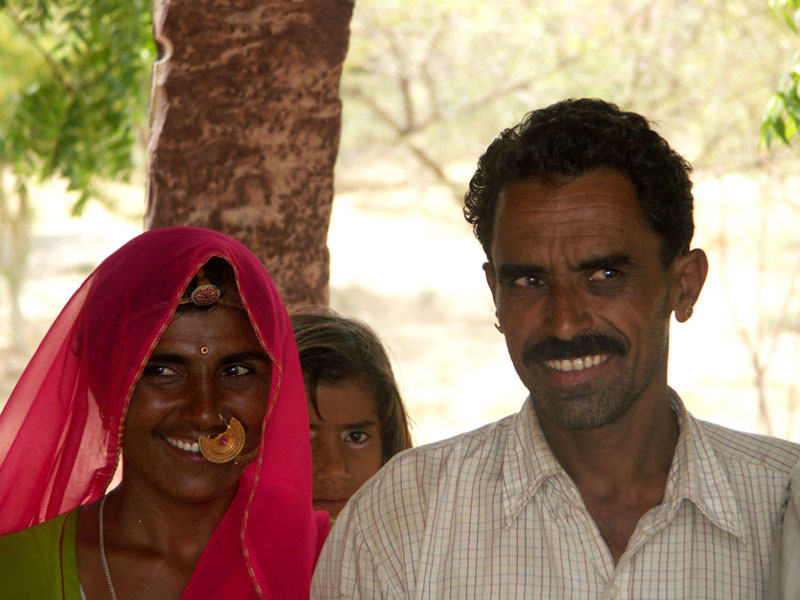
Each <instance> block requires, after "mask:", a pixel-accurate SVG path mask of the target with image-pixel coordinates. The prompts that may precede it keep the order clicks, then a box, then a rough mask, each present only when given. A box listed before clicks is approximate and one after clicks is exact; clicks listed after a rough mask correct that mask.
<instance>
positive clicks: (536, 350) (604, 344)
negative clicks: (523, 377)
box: [522, 333, 628, 364]
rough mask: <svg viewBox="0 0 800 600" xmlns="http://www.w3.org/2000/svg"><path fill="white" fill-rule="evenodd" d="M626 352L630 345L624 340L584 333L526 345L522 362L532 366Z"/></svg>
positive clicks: (599, 334)
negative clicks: (568, 337) (535, 363)
mask: <svg viewBox="0 0 800 600" xmlns="http://www.w3.org/2000/svg"><path fill="white" fill-rule="evenodd" d="M626 352H628V344H627V342H626V341H625V340H623V339H618V338H615V337H611V336H609V335H605V334H602V333H584V334H580V335H576V336H575V337H574V338H572V339H571V340H561V339H559V338H555V337H549V338H545V339H543V340H539V341H538V342H535V343H532V344H526V345H525V347H524V348H523V351H522V360H523V361H524V362H525V364H531V363H534V362H544V361H546V360H560V359H563V358H577V357H581V356H593V355H595V354H625V353H626Z"/></svg>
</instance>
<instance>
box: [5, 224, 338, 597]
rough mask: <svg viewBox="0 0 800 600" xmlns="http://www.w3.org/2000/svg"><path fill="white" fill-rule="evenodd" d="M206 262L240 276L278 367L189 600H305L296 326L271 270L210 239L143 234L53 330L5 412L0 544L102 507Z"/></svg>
mask: <svg viewBox="0 0 800 600" xmlns="http://www.w3.org/2000/svg"><path fill="white" fill-rule="evenodd" d="M211 256H220V257H222V258H224V259H225V260H227V261H228V262H229V263H230V264H231V265H232V266H233V269H234V272H235V274H236V278H237V281H238V284H239V291H240V294H241V296H242V299H243V301H244V304H245V307H246V309H247V312H248V314H249V317H250V321H251V323H252V324H253V327H254V329H255V331H256V334H257V335H258V337H259V339H260V340H261V343H262V345H263V346H264V349H265V350H266V351H267V353H268V354H269V355H270V356H271V357H272V359H273V375H272V389H271V390H270V401H269V405H268V408H267V413H266V416H265V422H264V427H263V433H262V437H261V448H260V452H259V455H258V459H257V460H255V461H254V462H252V463H251V464H250V465H249V466H248V467H247V469H246V470H245V472H244V474H243V475H242V478H241V480H240V484H239V490H238V492H237V495H236V498H235V499H234V501H233V503H232V504H231V506H230V508H229V509H228V511H227V513H226V514H225V516H224V517H223V520H222V521H221V522H220V524H219V525H218V526H217V529H216V530H215V531H214V534H213V535H212V537H211V539H210V540H209V543H208V546H207V547H206V550H205V552H204V553H203V556H202V557H201V559H200V562H199V563H198V565H197V567H196V568H195V571H194V574H193V575H192V579H191V581H190V582H189V585H188V587H187V589H186V591H185V592H184V594H183V598H201V597H202V598H223V597H224V598H226V599H230V598H237V599H239V598H306V597H307V596H308V590H309V586H310V581H311V574H312V571H313V567H314V563H315V561H316V558H317V555H318V553H319V549H320V547H321V545H322V542H323V541H324V539H325V535H326V534H327V530H328V519H327V514H322V513H313V512H312V509H311V450H310V446H309V443H308V416H307V413H306V401H305V394H304V391H303V379H302V376H301V372H300V363H299V360H298V358H297V349H296V347H295V342H294V337H293V335H292V329H291V325H290V323H289V318H288V316H287V313H286V309H285V307H284V305H283V302H282V300H281V298H280V296H279V295H278V292H277V290H276V289H275V286H274V284H273V283H272V280H271V279H270V277H269V275H268V273H267V270H266V268H265V267H264V266H263V265H262V264H261V262H260V261H259V260H258V259H257V258H256V256H255V255H253V253H252V252H251V251H250V250H248V249H247V248H246V247H245V246H244V245H242V244H241V243H239V242H237V241H236V240H234V239H232V238H230V237H228V236H226V235H224V234H221V233H218V232H215V231H211V230H206V229H199V228H194V227H170V228H164V229H155V230H152V231H148V232H146V233H144V234H142V235H140V236H138V237H136V238H134V239H133V240H131V241H130V242H128V243H127V244H125V245H124V246H123V247H122V248H120V249H119V250H117V251H116V252H115V253H113V254H112V255H111V256H109V257H108V258H107V259H106V260H105V261H104V262H103V263H102V264H101V265H100V266H99V267H98V268H97V269H96V270H95V271H94V272H93V273H92V274H91V275H89V277H88V278H87V279H86V281H85V282H84V283H83V285H82V286H81V287H80V288H79V289H78V291H77V292H76V293H75V294H74V295H73V297H72V298H71V299H70V301H69V302H68V303H67V305H66V306H65V307H64V309H63V310H62V312H61V314H60V315H59V316H58V318H57V319H56V320H55V322H54V323H53V325H52V327H51V328H50V330H49V331H48V333H47V335H46V336H45V338H44V340H43V341H42V343H41V345H40V346H39V348H38V350H37V351H36V353H35V354H34V356H33V358H32V359H31V361H30V363H29V364H28V366H27V368H26V369H25V372H24V373H23V374H22V377H21V378H20V380H19V382H18V383H17V386H16V387H15V388H14V391H13V392H12V394H11V397H10V398H9V400H8V404H7V405H6V407H5V409H4V410H3V412H2V414H0V534H4V533H9V532H12V531H16V530H19V529H23V528H25V527H28V526H30V525H34V524H36V523H40V522H42V521H44V520H46V519H49V518H51V517H54V516H56V515H59V514H61V513H64V512H67V511H70V510H72V509H74V508H75V507H77V506H79V505H82V504H86V503H89V502H92V501H93V500H96V499H97V498H99V497H100V496H101V495H102V494H103V493H104V491H105V490H106V487H107V486H108V485H109V483H110V481H111V477H112V475H113V473H114V469H115V465H116V462H117V460H118V454H119V453H120V452H121V438H122V432H123V426H124V419H125V414H126V412H127V409H128V402H129V400H130V397H131V393H132V391H133V388H134V386H135V384H136V381H137V380H138V378H139V375H140V373H141V370H142V368H143V366H144V364H145V362H146V360H147V358H148V357H149V355H150V353H151V352H152V349H153V347H154V346H155V345H156V343H157V342H158V339H159V337H160V335H161V333H162V332H163V330H164V329H165V328H166V326H167V324H168V323H169V322H170V320H171V318H172V314H173V312H174V311H175V307H176V306H177V303H178V299H179V297H180V295H181V294H182V293H183V290H184V289H185V288H186V286H187V285H188V283H189V281H190V280H191V278H192V277H193V276H194V274H195V273H196V272H197V270H198V269H199V267H201V266H202V265H203V264H205V262H206V261H207V260H208V259H209V258H210V257H211Z"/></svg>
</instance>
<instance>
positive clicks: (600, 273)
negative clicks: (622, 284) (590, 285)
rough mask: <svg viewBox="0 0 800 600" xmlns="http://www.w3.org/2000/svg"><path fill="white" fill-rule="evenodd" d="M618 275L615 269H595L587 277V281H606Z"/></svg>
mask: <svg viewBox="0 0 800 600" xmlns="http://www.w3.org/2000/svg"><path fill="white" fill-rule="evenodd" d="M618 275H619V271H617V270H616V269H597V271H595V272H593V273H592V274H591V275H590V276H589V281H608V280H609V279H614V278H615V277H617V276H618Z"/></svg>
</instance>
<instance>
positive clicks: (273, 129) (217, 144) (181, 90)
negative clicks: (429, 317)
mask: <svg viewBox="0 0 800 600" xmlns="http://www.w3.org/2000/svg"><path fill="white" fill-rule="evenodd" d="M352 10H353V0H237V1H233V0H154V27H153V28H154V36H155V39H156V42H157V43H158V45H159V53H160V58H159V60H158V61H157V62H156V64H155V66H154V70H153V94H152V100H151V107H150V126H151V127H150V129H151V134H150V143H149V146H148V182H147V215H146V217H145V226H146V227H147V228H154V227H164V226H168V225H194V226H198V227H208V228H211V229H216V230H218V231H222V232H225V233H227V234H229V235H232V236H233V237H236V238H237V239H239V240H240V241H242V242H244V243H245V244H247V245H248V246H249V247H250V248H251V249H252V250H253V251H254V252H255V253H256V254H257V255H258V256H259V257H260V258H261V260H262V261H263V262H264V264H266V265H267V268H268V269H269V270H270V273H271V274H272V277H273V279H274V280H275V283H276V284H277V286H278V289H279V290H280V292H281V295H282V296H283V298H284V300H285V301H286V303H287V305H289V306H290V307H293V306H295V307H296V306H301V305H305V304H311V303H314V304H327V301H328V279H329V253H328V247H327V232H328V223H329V221H330V214H331V205H332V202H333V166H334V161H335V158H336V152H337V149H338V145H339V133H340V128H341V103H340V100H339V77H340V74H341V67H342V63H343V61H344V58H345V54H346V51H347V43H348V37H349V25H350V17H351V15H352Z"/></svg>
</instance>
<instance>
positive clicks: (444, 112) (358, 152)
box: [337, 0, 800, 435]
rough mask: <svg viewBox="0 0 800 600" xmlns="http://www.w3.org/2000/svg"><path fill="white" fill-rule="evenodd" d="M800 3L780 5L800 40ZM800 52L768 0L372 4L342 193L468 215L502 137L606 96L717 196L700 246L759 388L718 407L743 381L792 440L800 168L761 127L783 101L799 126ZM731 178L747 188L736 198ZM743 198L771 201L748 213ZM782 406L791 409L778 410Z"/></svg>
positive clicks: (776, 2) (348, 106)
mask: <svg viewBox="0 0 800 600" xmlns="http://www.w3.org/2000/svg"><path fill="white" fill-rule="evenodd" d="M798 1H800V0H782V1H780V0H771V2H772V4H773V6H774V7H775V8H776V9H777V10H779V12H781V11H782V12H781V14H782V15H783V16H784V17H785V18H786V22H787V23H790V24H792V28H794V24H793V21H792V20H791V19H792V18H795V10H796V9H797V3H798ZM795 48H796V36H795V33H794V32H793V31H792V30H790V29H789V28H787V27H786V25H785V24H784V22H782V20H781V19H777V18H775V15H774V14H773V13H772V12H771V11H770V7H769V6H768V5H767V3H765V2H764V0H599V1H592V2H586V1H580V2H570V3H555V2H537V1H534V0H515V1H496V2H491V3H487V2H484V1H482V0H450V1H446V2H437V3H429V2H423V1H421V0H385V1H384V2H381V3H369V2H362V3H359V4H357V6H356V11H355V16H354V22H353V32H352V36H351V47H350V53H349V56H348V61H347V62H346V63H345V73H344V76H343V79H342V96H343V103H344V129H343V136H344V137H343V141H342V146H341V152H340V169H339V174H338V177H337V189H338V191H339V192H340V193H341V192H353V193H360V192H359V190H362V191H363V190H365V189H367V190H368V189H372V190H374V192H373V193H374V194H377V190H379V189H383V190H391V189H399V188H404V187H413V188H414V189H416V190H417V192H418V193H417V194H416V195H415V196H416V197H417V198H420V200H417V202H418V203H424V202H425V201H426V200H422V198H425V197H426V195H425V193H424V192H425V190H428V189H430V188H432V187H434V188H435V187H439V188H441V189H443V190H447V192H448V193H449V194H450V196H451V197H453V198H454V199H455V200H460V198H461V196H462V195H463V193H464V191H465V189H466V186H467V181H468V178H469V176H470V175H471V172H472V170H473V168H474V164H475V160H476V158H477V157H478V156H479V155H480V154H481V153H482V152H483V151H484V150H485V148H486V146H487V145H488V144H489V142H490V141H491V139H492V138H493V137H494V136H495V135H496V134H497V133H498V132H499V131H500V130H501V129H502V128H504V127H508V126H510V125H512V124H513V123H515V122H517V121H518V120H519V119H520V118H521V117H522V115H523V114H524V113H525V112H527V111H529V110H532V109H534V108H538V107H542V106H546V105H548V104H550V103H552V102H554V101H557V100H559V99H562V98H565V97H581V96H597V97H602V98H604V99H607V100H610V101H613V102H616V103H617V104H619V105H620V106H621V107H622V108H624V109H628V110H635V111H637V112H640V113H642V114H644V115H646V116H648V117H650V118H652V119H654V121H655V125H656V127H657V129H658V130H659V131H660V132H661V133H662V134H663V135H664V136H665V137H666V138H667V139H668V140H669V141H670V143H671V144H672V145H673V146H674V147H676V148H677V149H678V150H679V151H680V152H681V153H682V154H683V155H684V156H686V157H687V158H688V159H689V160H690V162H691V163H692V164H693V166H694V169H695V171H694V177H693V178H694V180H695V182H696V183H697V184H698V186H697V187H698V188H700V187H703V188H705V190H712V193H710V194H708V195H704V194H701V192H700V190H698V206H697V219H698V222H699V224H700V226H699V228H698V239H697V240H696V243H697V244H698V245H701V246H703V247H705V248H706V249H707V250H708V251H709V252H710V253H711V254H712V264H713V270H712V277H711V281H710V282H709V285H708V286H707V292H706V294H705V297H706V298H707V299H709V300H707V301H710V302H716V301H720V302H722V305H721V306H723V307H724V306H725V305H727V308H728V310H729V311H730V312H729V313H727V312H726V314H727V315H728V328H729V330H730V331H731V333H732V336H733V337H734V339H738V341H739V344H740V345H739V349H738V350H737V352H739V353H740V354H741V357H740V358H741V360H742V362H743V364H744V365H749V366H750V372H749V377H748V375H747V367H745V370H741V371H739V370H737V373H736V374H734V373H730V375H731V378H730V381H728V382H727V383H725V384H724V385H722V386H720V387H719V388H718V390H717V391H716V392H708V391H704V392H703V393H704V394H705V395H706V397H707V398H708V397H710V396H715V395H718V396H719V398H717V399H710V401H712V402H716V403H718V404H719V405H724V403H725V402H726V400H729V398H727V399H726V398H725V396H726V393H725V392H723V391H721V390H722V389H725V388H728V389H730V388H736V391H737V392H738V390H740V389H741V387H742V385H741V384H742V381H741V380H740V379H739V375H740V374H741V376H743V377H745V379H744V385H745V386H747V385H750V386H752V388H751V389H753V388H754V389H755V391H756V394H755V402H754V403H753V404H754V405H755V406H756V407H757V408H756V410H755V411H754V415H755V420H757V427H756V428H758V429H759V430H761V431H764V432H769V433H777V434H781V435H789V431H790V429H791V426H792V425H791V422H792V419H791V416H792V414H793V412H794V410H795V405H796V400H797V377H796V376H792V375H791V373H792V372H796V371H797V366H800V365H799V364H798V357H799V356H800V354H798V344H799V342H798V340H800V335H799V334H800V293H798V289H797V287H798V286H797V285H796V284H795V282H796V280H797V276H798V275H800V251H798V250H800V248H798V241H797V236H796V235H787V234H786V231H785V229H783V226H784V225H785V224H786V223H790V222H792V220H791V219H792V218H794V219H797V216H798V215H800V203H798V202H797V200H796V195H795V194H794V192H792V191H791V190H792V188H791V185H792V184H794V185H795V187H796V181H797V170H796V159H795V158H794V157H793V156H792V155H791V153H790V152H787V151H786V150H785V149H784V150H781V149H778V148H773V152H770V153H769V154H766V153H764V152H763V151H759V147H758V139H759V134H760V132H764V131H766V132H768V131H770V130H769V129H761V127H762V120H763V119H764V104H765V99H766V98H768V97H769V95H770V94H771V92H772V91H773V90H775V89H776V88H778V89H779V90H781V93H782V95H780V96H778V99H780V100H782V103H781V104H780V105H778V104H773V106H780V108H781V110H782V111H783V112H781V113H773V116H772V117H771V119H770V120H768V124H772V125H774V124H776V123H777V124H779V125H778V126H780V124H781V123H785V127H783V129H781V131H782V134H781V135H778V133H777V132H776V133H774V134H773V135H776V136H778V137H781V139H783V136H785V137H786V138H787V139H788V138H789V137H791V134H792V133H793V132H794V129H792V127H795V128H796V121H792V120H791V119H792V115H796V114H797V113H796V108H797V106H798V103H797V96H796V93H797V81H798V75H797V73H795V72H794V71H792V72H791V74H790V75H789V76H787V75H782V65H784V64H785V57H786V56H787V55H791V54H792V52H793V51H794V49H795ZM796 67H797V56H795V62H794V63H793V66H792V68H793V69H795V70H796ZM782 77H783V78H782ZM779 82H781V83H780V84H779ZM779 86H782V87H779ZM789 92H792V93H793V94H794V96H792V95H791V94H790V93H789ZM776 110H777V109H776ZM775 114H779V115H780V118H777V117H775V116H774V115H775ZM781 119H782V120H781ZM792 123H793V125H792ZM765 127H767V126H766V125H765ZM767 141H769V139H767ZM380 163H383V164H385V165H386V166H387V169H386V170H385V173H391V176H384V177H383V179H382V180H376V178H375V177H372V176H371V173H370V169H365V168H364V165H372V167H373V169H374V167H375V166H376V165H377V164H380ZM734 175H735V176H739V177H742V178H744V179H743V181H746V182H747V185H742V184H741V183H740V185H738V188H737V186H729V185H727V184H725V182H724V180H725V178H727V177H731V176H734ZM751 183H752V184H753V185H752V186H751V185H750V184H751ZM702 184H706V185H702ZM742 191H747V192H752V193H753V195H754V197H756V198H757V201H755V202H740V201H739V200H736V199H734V198H735V197H736V196H737V194H739V192H742ZM362 196H364V195H363V194H362ZM701 196H702V197H701ZM376 198H377V196H376ZM362 202H366V200H363V201H362ZM409 202H412V201H411V200H410V201H409ZM795 222H796V221H795ZM715 290H719V292H720V296H719V297H716V296H715V294H716V291H715ZM711 298H714V299H713V300H711ZM452 300H453V301H454V302H458V300H457V299H456V298H453V299H452ZM373 304H374V301H373ZM418 308H420V310H424V309H423V308H421V307H418ZM354 309H355V307H354ZM363 310H367V311H369V306H367V305H364V306H363ZM723 310H724V309H723ZM713 312H716V311H713ZM487 314H489V313H488V312H487ZM375 318H380V314H379V313H378V312H376V313H375ZM394 320H395V321H400V320H401V319H398V318H397V317H395V319H394ZM677 333H680V331H677ZM428 335H430V332H429V333H428ZM443 335H456V333H455V331H451V332H448V333H444V334H443ZM418 341H419V340H418ZM484 343H486V342H484ZM787 348H788V351H787ZM478 352H479V354H480V356H485V352H481V351H480V350H479V351H478ZM722 354H723V353H721V352H712V353H711V356H710V357H709V358H710V359H713V358H714V357H715V356H722ZM676 358H677V359H678V361H679V360H680V358H681V357H680V356H678V357H676ZM467 360H469V359H467ZM720 360H722V361H723V362H721V364H720V365H719V366H720V367H721V370H722V371H725V370H726V367H725V363H724V360H723V359H720ZM678 361H676V362H678ZM776 361H780V366H778V367H776ZM787 362H788V364H789V365H793V367H790V368H789V370H788V373H789V378H786V377H785V375H786V373H787V370H786V365H787ZM709 364H710V363H709ZM737 364H738V363H737ZM704 366H706V365H704ZM475 368H478V366H477V363H476V365H475ZM695 369H697V367H695ZM467 370H468V369H467ZM776 377H777V378H778V379H780V378H782V379H781V383H780V384H776V381H777V380H776ZM748 379H749V381H748ZM734 381H736V383H734ZM783 393H786V396H785V398H786V403H785V404H783V403H781V406H780V408H775V406H776V400H777V398H779V397H781V398H782V397H783ZM701 395H702V394H701ZM770 400H771V402H770ZM770 406H773V408H772V410H771V409H770ZM784 409H785V410H784ZM440 410H444V408H441V409H440ZM723 410H724V409H723ZM755 420H754V421H755ZM754 424H755V422H754Z"/></svg>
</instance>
